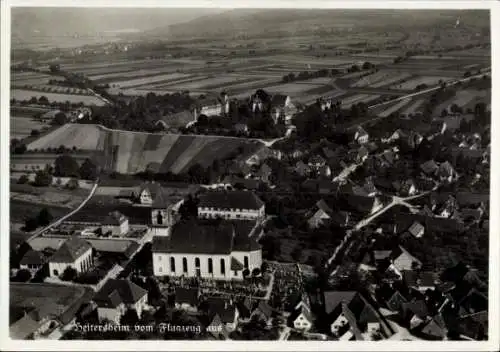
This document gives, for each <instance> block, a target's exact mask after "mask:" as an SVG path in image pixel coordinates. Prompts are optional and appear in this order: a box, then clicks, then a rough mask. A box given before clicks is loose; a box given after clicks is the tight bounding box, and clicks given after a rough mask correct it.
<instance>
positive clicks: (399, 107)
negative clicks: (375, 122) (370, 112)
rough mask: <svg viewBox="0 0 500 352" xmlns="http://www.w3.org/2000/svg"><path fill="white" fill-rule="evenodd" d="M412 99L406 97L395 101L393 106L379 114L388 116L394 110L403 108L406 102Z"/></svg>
mask: <svg viewBox="0 0 500 352" xmlns="http://www.w3.org/2000/svg"><path fill="white" fill-rule="evenodd" d="M410 101H411V98H406V99H403V100H400V101H398V102H397V103H395V104H394V105H392V106H391V107H389V108H387V109H386V110H384V111H382V112H380V113H379V114H378V116H379V117H387V116H389V115H390V114H392V113H394V112H397V111H398V110H400V109H401V108H403V107H404V106H405V105H406V104H408V103H409V102H410Z"/></svg>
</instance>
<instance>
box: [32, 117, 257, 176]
mask: <svg viewBox="0 0 500 352" xmlns="http://www.w3.org/2000/svg"><path fill="white" fill-rule="evenodd" d="M60 145H64V146H66V147H67V148H72V147H73V146H75V147H77V148H79V150H86V151H95V152H100V153H101V154H102V155H103V156H104V158H105V164H106V165H104V167H105V168H106V169H108V170H113V171H117V172H119V173H124V174H130V173H137V172H140V171H144V170H146V169H147V168H151V169H153V170H155V171H157V172H168V171H170V172H173V173H181V172H185V171H187V170H188V169H189V168H190V167H191V166H192V165H194V164H197V163H199V164H201V165H202V166H205V167H206V166H208V165H210V164H212V162H213V160H214V159H215V158H219V159H221V158H224V157H226V156H228V155H229V154H230V153H232V152H234V151H236V150H237V149H238V148H239V147H244V148H246V149H248V150H250V151H251V150H256V149H257V148H258V147H259V145H260V143H259V142H257V141H251V140H247V139H239V138H229V137H216V136H189V135H175V134H152V133H141V132H126V131H114V130H113V131H112V130H108V129H105V128H102V127H101V126H97V125H82V124H66V125H64V126H62V127H60V128H58V129H57V130H55V131H53V132H51V133H49V134H47V135H45V136H43V137H41V138H39V139H38V140H35V141H34V142H32V143H30V144H28V146H27V147H28V150H34V149H38V150H46V149H47V148H57V147H59V146H60Z"/></svg>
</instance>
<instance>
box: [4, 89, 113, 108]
mask: <svg viewBox="0 0 500 352" xmlns="http://www.w3.org/2000/svg"><path fill="white" fill-rule="evenodd" d="M10 96H11V98H14V99H16V100H30V99H31V98H32V97H36V98H37V99H39V98H40V97H42V96H44V97H46V98H47V99H48V100H49V102H58V103H64V102H66V101H69V102H70V103H83V104H85V105H97V106H101V105H104V104H105V103H104V102H103V101H102V100H101V99H99V98H97V97H95V96H88V95H75V94H62V93H61V94H59V93H49V92H41V91H36V90H27V89H11V91H10Z"/></svg>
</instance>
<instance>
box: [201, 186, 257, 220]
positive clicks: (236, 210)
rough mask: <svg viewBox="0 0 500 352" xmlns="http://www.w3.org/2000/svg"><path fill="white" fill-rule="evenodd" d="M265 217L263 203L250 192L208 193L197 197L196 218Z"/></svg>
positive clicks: (221, 191) (249, 218) (224, 191)
mask: <svg viewBox="0 0 500 352" xmlns="http://www.w3.org/2000/svg"><path fill="white" fill-rule="evenodd" d="M264 215H265V204H264V202H263V201H262V200H261V199H260V198H259V197H258V196H257V195H256V194H255V193H253V192H250V191H239V190H233V191H226V190H217V191H208V192H205V193H202V194H201V195H200V196H199V203H198V216H199V217H200V218H216V217H221V218H225V219H237V220H243V219H248V220H257V219H261V218H262V217H264Z"/></svg>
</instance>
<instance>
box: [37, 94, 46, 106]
mask: <svg viewBox="0 0 500 352" xmlns="http://www.w3.org/2000/svg"><path fill="white" fill-rule="evenodd" d="M38 103H39V104H48V103H49V99H47V97H46V96H45V95H42V96H41V97H40V98H38Z"/></svg>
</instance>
